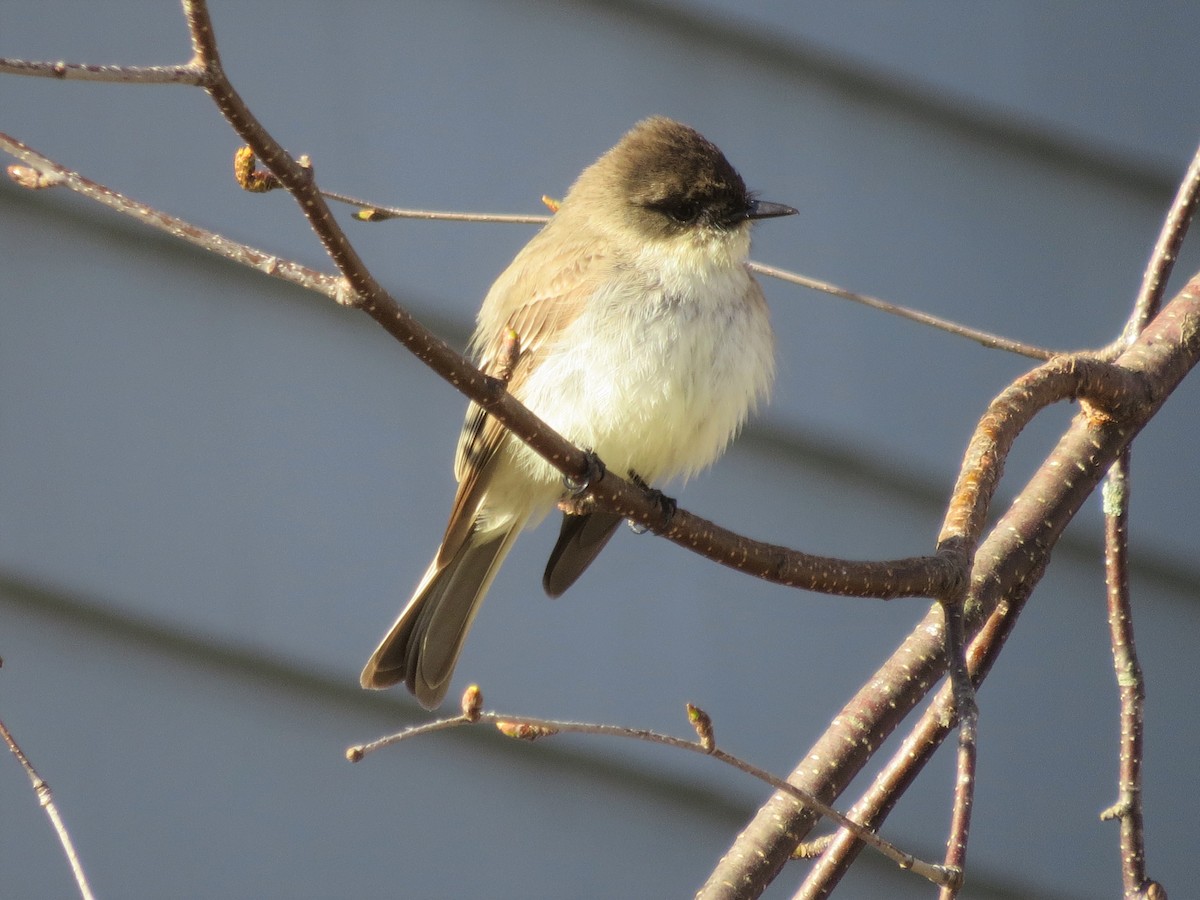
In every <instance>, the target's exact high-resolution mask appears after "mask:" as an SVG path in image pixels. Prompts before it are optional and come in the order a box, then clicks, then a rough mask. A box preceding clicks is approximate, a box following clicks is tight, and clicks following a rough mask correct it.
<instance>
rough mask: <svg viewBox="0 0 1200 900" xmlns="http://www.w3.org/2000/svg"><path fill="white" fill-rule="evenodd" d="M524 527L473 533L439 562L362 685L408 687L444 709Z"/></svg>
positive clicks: (419, 697) (370, 662) (367, 668)
mask: <svg viewBox="0 0 1200 900" xmlns="http://www.w3.org/2000/svg"><path fill="white" fill-rule="evenodd" d="M522 524H524V523H523V521H518V522H515V523H513V525H512V527H510V528H506V529H503V530H498V531H491V532H484V533H473V534H471V535H469V536H468V537H467V539H466V540H465V541H464V542H463V545H462V547H461V548H460V549H459V551H458V552H457V553H456V554H455V555H454V557H453V558H452V559H451V560H450V561H449V562H448V563H446V564H445V565H444V566H440V567H439V566H438V562H437V558H436V557H435V558H434V561H433V563H432V564H430V566H429V569H428V570H427V571H426V572H425V577H424V578H422V579H421V583H420V584H419V585H417V589H416V591H415V592H414V593H413V596H412V599H411V600H409V601H408V605H407V606H405V607H404V610H403V611H402V612H401V613H400V617H399V618H398V619H397V620H396V623H395V624H394V625H393V626H392V628H391V630H390V631H389V632H388V634H387V637H385V638H384V639H383V641H382V642H381V643H380V645H379V648H378V649H377V650H376V651H375V652H374V653H373V654H371V658H370V659H369V660H368V661H367V665H366V666H365V667H364V668H363V671H362V676H361V677H360V679H359V683H360V684H362V686H363V687H365V688H386V687H391V686H392V685H393V684H396V683H397V682H400V681H403V682H404V684H405V686H406V687H407V688H408V689H409V690H410V691H412V693H413V695H414V696H415V697H416V698H417V701H418V702H419V703H420V704H421V705H422V706H423V707H425V708H426V709H434V708H436V707H437V706H439V705H440V704H441V702H442V700H443V699H444V698H445V696H446V691H447V690H448V689H449V687H450V676H451V675H452V674H453V673H454V664H455V663H456V662H458V655H459V653H461V652H462V647H463V642H464V641H465V640H466V637H467V631H468V630H469V629H470V627H471V622H472V621H474V619H475V614H476V612H478V610H479V604H480V603H481V602H482V601H483V597H484V595H485V594H486V593H487V589H488V588H489V587H491V584H492V579H493V578H495V576H496V572H497V570H499V568H500V563H502V562H503V561H504V557H505V556H507V555H508V551H509V549H510V548H511V547H512V542H513V539H514V538H516V536H517V534H518V533H520V531H521V526H522Z"/></svg>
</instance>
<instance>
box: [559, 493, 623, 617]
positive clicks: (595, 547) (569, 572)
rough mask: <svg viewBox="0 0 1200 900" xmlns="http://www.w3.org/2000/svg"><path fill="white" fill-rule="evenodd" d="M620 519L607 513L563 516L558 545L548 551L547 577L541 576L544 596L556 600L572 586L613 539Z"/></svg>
mask: <svg viewBox="0 0 1200 900" xmlns="http://www.w3.org/2000/svg"><path fill="white" fill-rule="evenodd" d="M621 518H622V517H621V516H618V515H614V514H613V513H606V512H594V513H587V514H585V515H580V516H576V515H570V514H569V513H564V514H563V521H562V529H561V530H560V531H559V532H558V543H557V544H555V545H554V549H553V550H552V551H551V552H550V561H549V562H547V563H546V574H545V575H543V576H542V587H544V588H545V589H546V593H547V594H549V595H550V596H551V597H557V596H559V595H560V594H562V592H563V591H565V590H566V589H567V588H569V587H570V586H571V585H573V584H574V583H575V580H576V579H577V578H579V576H580V575H582V574H583V570H584V569H586V568H587V567H588V566H590V565H591V564H592V560H593V559H595V558H596V556H597V555H598V554H599V553H600V551H601V550H603V549H604V545H605V544H607V543H608V542H609V540H610V539H611V538H612V536H613V534H614V533H615V532H616V530H617V526H618V525H620V524H621Z"/></svg>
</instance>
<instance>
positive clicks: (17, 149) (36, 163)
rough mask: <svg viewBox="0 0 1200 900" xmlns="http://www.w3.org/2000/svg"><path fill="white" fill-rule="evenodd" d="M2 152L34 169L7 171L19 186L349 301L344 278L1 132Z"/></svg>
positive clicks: (18, 167) (339, 299) (14, 168)
mask: <svg viewBox="0 0 1200 900" xmlns="http://www.w3.org/2000/svg"><path fill="white" fill-rule="evenodd" d="M0 150H3V151H4V152H6V153H8V154H10V155H11V156H13V157H14V158H16V159H19V160H21V161H22V162H24V163H25V164H26V166H29V167H30V168H29V169H24V168H23V167H21V166H9V167H8V174H9V176H10V177H11V178H12V179H13V181H15V182H16V183H17V184H20V185H22V186H24V187H29V188H33V189H46V188H50V187H64V188H67V189H68V190H71V191H74V192H75V193H77V194H80V195H82V196H84V197H87V198H88V199H90V200H95V201H96V202H97V203H101V204H103V205H104V206H107V207H109V208H110V209H114V210H116V211H117V212H119V213H121V214H122V215H126V216H130V217H132V218H134V219H137V220H138V221H139V222H141V223H142V224H144V225H149V226H150V227H152V228H157V229H159V230H161V231H165V232H167V233H168V234H170V235H172V236H173V237H177V238H179V239H180V240H183V241H187V242H188V243H189V244H195V245H196V246H197V247H201V248H203V249H204V250H207V251H209V252H210V253H215V254H217V255H218V256H223V257H225V258H226V259H228V260H231V261H233V262H236V263H239V264H240V265H243V266H248V267H249V268H251V269H254V270H256V271H258V272H262V273H263V274H265V275H270V276H271V277H272V278H279V279H281V280H283V281H288V282H291V283H292V284H296V285H299V286H300V287H303V288H307V289H308V290H311V291H317V292H319V293H322V294H324V295H325V296H327V297H331V298H333V299H334V300H337V301H338V302H340V303H344V302H345V296H346V283H345V280H344V279H341V278H338V277H336V276H333V275H328V274H326V273H324V272H318V271H317V270H315V269H310V268H309V267H307V266H302V265H300V264H299V263H296V262H292V261H291V260H287V259H281V258H280V257H278V256H275V255H274V254H272V253H268V252H267V251H265V250H259V249H258V248H256V247H251V246H249V245H247V244H242V243H239V242H238V241H233V240H230V239H229V238H226V237H223V236H221V235H219V234H217V233H216V232H215V231H209V230H208V229H207V228H201V227H200V226H199V225H193V224H192V223H191V222H187V221H184V220H183V219H180V218H177V217H175V216H172V215H168V214H167V213H165V212H162V211H160V210H157V209H155V208H154V207H152V206H147V205H146V204H145V203H141V202H139V201H137V200H134V199H133V198H131V197H127V196H125V195H124V194H121V193H118V192H117V191H114V190H113V189H112V188H109V187H106V186H104V185H102V184H99V183H97V182H95V181H91V180H90V179H87V178H84V177H83V176H82V175H80V174H79V173H78V172H76V171H75V170H73V169H69V168H67V167H66V166H62V165H60V164H58V163H56V162H54V161H53V160H52V159H49V158H48V157H46V156H43V155H42V154H41V153H38V152H37V151H36V150H34V149H33V148H32V147H29V146H27V145H25V144H23V143H22V142H21V141H18V140H17V139H16V138H13V137H10V136H9V135H7V134H4V133H0Z"/></svg>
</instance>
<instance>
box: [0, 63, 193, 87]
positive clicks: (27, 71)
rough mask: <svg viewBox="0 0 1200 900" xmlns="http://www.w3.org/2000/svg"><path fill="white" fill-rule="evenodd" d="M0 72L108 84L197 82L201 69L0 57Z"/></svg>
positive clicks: (188, 64) (189, 83) (189, 64)
mask: <svg viewBox="0 0 1200 900" xmlns="http://www.w3.org/2000/svg"><path fill="white" fill-rule="evenodd" d="M0 74H6V75H28V76H31V77H34V78H57V79H60V80H62V81H106V82H109V83H112V84H188V85H197V84H200V83H201V81H202V79H203V72H202V70H201V69H200V68H199V67H197V66H196V65H195V64H193V63H185V64H184V65H179V66H107V65H92V64H90V63H68V62H62V61H61V60H59V61H48V60H31V59H0Z"/></svg>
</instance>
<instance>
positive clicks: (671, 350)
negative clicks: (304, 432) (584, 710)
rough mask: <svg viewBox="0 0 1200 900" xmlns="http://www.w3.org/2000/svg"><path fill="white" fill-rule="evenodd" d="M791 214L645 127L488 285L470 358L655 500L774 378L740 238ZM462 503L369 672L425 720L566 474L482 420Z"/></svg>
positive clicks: (704, 154) (714, 451)
mask: <svg viewBox="0 0 1200 900" xmlns="http://www.w3.org/2000/svg"><path fill="white" fill-rule="evenodd" d="M795 212H796V211H795V210H794V209H792V208H791V207H788V206H783V205H781V204H778V203H766V202H764V201H761V200H756V199H755V198H754V196H753V195H752V194H750V193H749V192H748V191H747V190H746V185H745V183H744V182H743V181H742V178H741V176H740V175H738V173H737V172H736V171H735V170H734V168H733V166H731V165H730V164H729V162H728V161H727V160H726V159H725V156H724V155H723V154H722V153H721V151H720V150H718V149H717V148H716V147H715V146H714V145H713V144H712V143H710V142H709V141H708V140H706V139H705V138H704V137H702V136H701V135H700V134H698V133H697V132H696V131H694V130H693V129H691V128H689V127H688V126H686V125H681V124H680V123H678V122H674V121H672V120H670V119H666V118H661V117H655V118H650V119H646V120H644V121H642V122H639V123H638V124H637V125H635V126H634V128H633V129H632V130H631V131H630V132H629V133H628V134H626V135H625V136H624V137H623V138H622V139H621V141H620V143H618V144H617V145H616V146H615V147H613V148H612V149H611V150H609V151H608V152H607V153H605V154H604V155H603V156H601V157H600V159H598V160H597V161H596V162H595V163H593V164H592V165H591V166H589V167H588V168H586V169H584V170H583V172H582V173H581V174H580V176H579V178H578V179H577V180H576V181H575V183H574V185H572V186H571V189H570V191H569V192H568V193H567V195H566V197H565V198H564V200H563V202H562V205H561V206H560V208H559V209H558V211H557V212H556V213H555V215H554V216H553V217H552V218H551V219H550V221H549V222H548V223H547V224H546V226H545V227H544V228H543V229H542V230H541V231H540V232H538V234H537V235H535V236H534V237H533V239H532V240H530V242H529V243H528V244H526V245H525V247H524V249H522V250H521V252H520V253H518V254H517V256H516V258H515V259H514V260H513V261H512V263H511V264H510V265H509V267H508V268H507V269H506V270H505V271H504V272H503V273H502V274H501V275H500V277H499V278H497V279H496V282H495V284H493V285H492V288H491V290H490V291H488V294H487V297H486V298H485V299H484V301H483V307H482V308H481V309H480V311H479V317H478V323H477V327H476V329H475V334H474V337H473V338H472V340H471V349H472V352H473V354H474V356H475V359H476V360H477V362H478V364H479V366H480V368H481V369H482V370H483V371H484V372H486V373H489V374H491V375H494V376H497V377H507V383H508V390H509V392H510V393H511V394H512V395H513V396H514V397H515V398H516V399H518V400H520V401H521V402H522V403H523V404H525V405H526V406H527V407H528V408H529V409H531V410H532V411H533V412H534V413H536V414H537V415H538V416H539V417H541V418H542V419H543V420H544V421H545V422H546V424H548V425H549V426H550V427H551V428H553V429H554V430H555V431H557V432H558V433H559V434H561V435H563V437H565V438H567V439H568V440H570V441H572V442H573V443H575V444H576V445H577V446H579V447H583V448H586V449H590V450H592V451H594V452H595V453H596V455H597V456H599V458H600V459H601V460H602V461H603V463H604V464H605V465H606V466H607V467H608V468H609V469H611V470H613V471H615V472H618V473H621V474H628V475H630V476H634V477H637V478H640V479H641V480H643V481H644V482H645V483H647V484H651V483H654V482H656V481H660V480H663V479H669V478H672V477H675V476H684V477H687V476H690V475H692V474H694V473H696V472H698V471H699V470H701V469H703V468H705V467H706V466H708V465H709V464H710V463H712V462H713V461H714V460H715V459H716V458H717V457H718V456H720V455H721V453H722V451H724V449H725V447H726V445H727V444H728V443H729V441H730V440H731V439H732V438H733V436H734V435H735V434H736V433H737V431H738V429H739V428H740V427H741V426H742V423H743V422H744V421H745V420H746V417H747V415H748V414H749V413H750V412H751V411H752V410H753V409H754V408H755V407H756V406H757V404H758V403H759V402H760V401H762V400H764V399H765V398H766V396H767V394H768V392H769V390H770V387H771V382H772V379H773V376H774V368H775V359H774V335H773V334H772V331H771V324H770V320H769V316H768V313H767V306H766V303H765V301H764V300H763V295H762V290H761V288H759V286H758V283H757V282H756V281H755V280H754V278H753V277H751V275H750V273H749V271H748V270H747V269H746V260H747V256H748V254H749V251H750V225H751V223H752V222H753V221H754V220H756V219H765V218H771V217H774V216H786V215H791V214H793V213H795ZM454 474H455V477H456V478H457V479H458V492H457V493H456V495H455V497H454V506H453V509H452V510H451V512H450V522H449V524H448V525H447V526H446V533H445V536H444V537H443V538H442V544H441V546H440V547H439V548H438V551H437V555H436V556H435V557H434V558H433V562H432V563H430V565H429V569H428V570H427V571H426V572H425V576H424V577H423V578H422V579H421V582H420V584H418V585H417V589H416V592H415V593H414V594H413V596H412V599H411V600H409V601H408V605H407V606H405V607H404V609H403V611H402V612H401V613H400V617H399V618H398V619H397V620H396V623H395V624H394V625H393V626H392V628H391V630H390V631H389V632H388V634H387V636H386V637H385V638H384V639H383V642H382V643H381V644H380V645H379V648H378V649H377V650H376V651H375V653H374V654H373V655H372V656H371V659H370V660H369V661H368V662H367V665H366V667H365V668H364V669H363V673H362V678H361V683H362V686H363V687H364V688H385V687H389V686H391V685H393V684H396V683H397V682H400V681H403V682H404V683H405V685H407V687H408V689H409V690H410V691H412V692H413V694H414V695H416V698H417V700H418V701H419V702H420V703H421V705H422V706H424V707H426V708H427V709H433V708H435V707H436V706H438V705H439V704H440V703H441V702H442V699H443V698H444V697H445V696H446V691H447V689H448V688H449V686H450V677H451V674H452V673H453V671H454V664H455V662H456V661H457V660H458V655H459V653H460V651H461V650H462V646H463V641H464V640H465V639H466V636H467V631H468V629H469V628H470V627H471V622H472V620H473V619H474V618H475V614H476V612H477V611H478V610H479V604H480V602H481V601H482V600H483V596H484V594H485V593H487V589H488V587H489V586H490V585H491V583H492V579H493V578H494V577H495V576H496V572H497V570H498V569H499V568H500V564H501V563H502V562H503V561H504V557H505V556H506V555H507V554H508V551H509V549H510V548H511V547H512V544H513V541H514V540H515V538H516V536H517V535H518V534H519V533H520V532H521V530H522V529H524V528H527V527H532V526H533V525H535V524H537V523H538V522H540V521H541V520H542V518H544V517H545V515H546V513H547V512H549V511H550V510H551V509H552V508H554V506H555V505H556V503H557V502H558V501H559V500H560V499H562V498H563V497H564V495H565V493H566V488H565V486H564V482H563V478H562V476H561V474H560V473H559V472H558V471H557V470H555V469H554V468H553V467H551V466H550V465H549V464H548V463H546V462H545V461H544V460H543V459H541V457H539V456H537V454H535V453H534V452H533V451H532V450H530V449H528V448H527V447H526V446H525V445H524V444H522V443H521V441H520V440H518V439H517V438H514V437H513V436H511V435H510V434H509V433H508V432H507V431H506V430H505V429H504V428H503V427H502V426H501V425H499V424H498V423H497V422H496V421H495V420H493V419H492V418H490V417H489V416H488V415H486V414H485V413H484V411H483V410H482V409H480V408H479V407H478V406H476V405H475V404H471V405H470V406H469V407H468V408H467V417H466V422H465V423H464V425H463V430H462V435H461V437H460V438H459V442H458V453H457V455H456V457H455V461H454ZM620 522H621V517H620V516H617V515H613V514H612V513H608V512H601V511H597V512H591V513H587V514H564V517H563V523H562V530H561V532H560V534H559V538H558V543H557V544H556V545H555V547H554V551H553V552H552V553H551V555H550V561H549V564H548V565H547V567H546V573H545V576H544V578H543V580H542V584H543V586H544V587H545V589H546V592H547V593H548V594H550V595H551V596H558V595H559V594H561V593H562V592H563V591H565V590H566V589H567V588H568V587H570V586H571V585H572V584H573V583H574V582H575V580H576V579H577V578H578V577H579V576H580V574H581V573H582V572H583V570H584V569H586V568H587V567H588V565H589V564H590V563H591V561H592V560H593V559H595V557H596V554H598V553H599V552H600V550H601V549H603V547H604V545H605V544H606V543H607V542H608V540H609V538H610V537H612V534H613V532H614V531H615V529H616V528H617V526H618V525H619V524H620Z"/></svg>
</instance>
